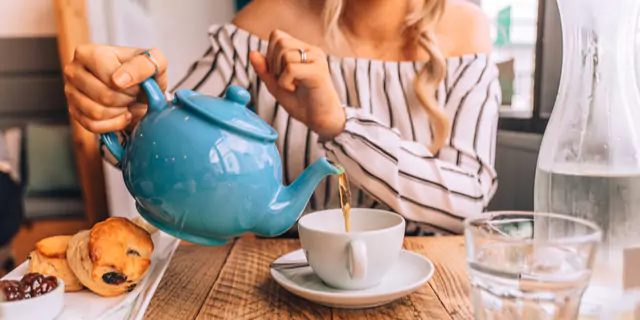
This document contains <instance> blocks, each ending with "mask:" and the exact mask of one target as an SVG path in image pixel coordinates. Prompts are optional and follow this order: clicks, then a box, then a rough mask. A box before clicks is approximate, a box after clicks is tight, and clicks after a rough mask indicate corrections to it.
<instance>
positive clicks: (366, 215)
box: [298, 208, 405, 290]
mask: <svg viewBox="0 0 640 320" xmlns="http://www.w3.org/2000/svg"><path fill="white" fill-rule="evenodd" d="M298 232H299V234H300V242H301V243H302V248H303V249H304V253H305V255H306V256H307V260H308V261H309V264H310V265H311V268H312V269H313V271H314V273H315V274H316V275H317V276H318V277H319V278H320V279H322V281H324V283H326V284H327V285H328V286H331V287H334V288H337V289H345V290H359V289H366V288H371V287H374V286H376V285H378V284H379V283H380V281H381V280H382V278H383V277H384V276H385V275H386V274H387V272H388V271H389V269H391V267H392V266H393V264H394V263H396V261H397V260H398V256H399V255H400V250H401V249H402V240H403V239H404V232H405V222H404V219H403V218H402V217H401V216H400V215H398V214H395V213H392V212H388V211H383V210H374V209H356V208H354V209H351V232H350V233H346V232H345V227H344V218H343V216H342V211H341V210H340V209H337V210H326V211H318V212H314V213H310V214H308V215H305V216H303V217H302V218H301V219H300V221H299V222H298Z"/></svg>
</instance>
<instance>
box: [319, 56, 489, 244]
mask: <svg viewBox="0 0 640 320" xmlns="http://www.w3.org/2000/svg"><path fill="white" fill-rule="evenodd" d="M482 62H484V61H480V60H477V61H476V63H478V64H479V63H482ZM486 70H487V71H486V72H485V74H484V75H482V79H480V81H479V82H478V83H477V84H476V83H475V82H473V83H472V84H471V85H470V86H468V89H464V88H456V89H455V90H454V91H455V92H453V93H452V97H451V99H450V100H449V103H448V105H447V106H445V109H446V110H447V111H449V110H450V111H452V113H454V114H455V118H454V119H452V122H454V123H455V125H454V128H453V134H452V138H451V139H450V141H449V143H448V145H447V146H445V147H444V148H443V149H442V150H441V151H440V152H439V154H438V155H437V156H434V155H433V154H431V153H430V152H429V150H428V149H427V148H426V147H425V146H424V145H422V144H419V143H415V142H413V141H409V140H405V139H403V138H402V137H401V136H400V134H399V133H398V132H397V131H396V130H394V129H391V128H389V127H388V126H387V125H385V124H383V123H381V122H379V121H377V120H376V119H375V118H374V117H372V116H371V115H370V114H369V113H367V112H366V111H364V110H362V109H356V108H351V107H346V110H347V123H346V126H345V128H344V131H343V132H342V133H341V134H340V135H338V136H337V137H335V138H334V139H332V140H330V141H327V142H325V143H323V144H322V146H323V147H324V148H325V149H326V150H327V156H328V157H329V158H330V159H331V160H334V161H337V162H339V163H341V164H342V165H343V166H344V167H345V169H346V172H347V173H348V174H349V178H350V180H351V181H352V183H353V184H355V185H356V186H358V187H359V188H361V189H362V190H363V191H365V192H367V193H368V194H369V195H371V196H372V197H373V198H375V199H377V200H378V201H379V202H382V203H384V204H386V205H387V206H389V207H390V208H392V209H393V210H394V211H396V212H398V213H400V214H402V215H404V216H405V217H406V218H407V219H410V220H414V221H417V222H421V223H424V224H426V225H427V226H429V225H431V227H432V229H434V231H437V232H448V233H451V232H453V233H458V232H460V231H461V223H460V222H461V220H462V219H463V218H465V217H467V216H469V215H473V214H477V213H480V212H482V211H483V210H484V208H485V207H486V206H487V205H488V203H489V200H490V199H491V197H492V196H493V194H494V193H495V190H496V187H497V179H496V172H495V170H494V168H493V162H494V153H495V136H496V133H497V122H498V109H499V104H500V94H501V93H500V87H499V84H498V82H497V70H496V69H495V66H493V65H491V66H488V67H487V69H486ZM456 92H460V93H461V94H456ZM453 95H459V96H460V98H459V97H455V96H453ZM463 95H464V96H466V97H469V98H471V99H473V100H471V99H465V100H464V101H461V100H462V97H463ZM414 125H415V126H416V128H419V127H422V128H423V129H426V128H425V127H426V125H427V124H423V125H421V124H414ZM427 130H428V129H427Z"/></svg>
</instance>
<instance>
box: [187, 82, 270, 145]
mask: <svg viewBox="0 0 640 320" xmlns="http://www.w3.org/2000/svg"><path fill="white" fill-rule="evenodd" d="M176 99H177V104H178V105H180V106H183V107H185V108H190V109H192V110H193V111H195V112H198V113H199V114H200V115H201V116H204V117H205V118H207V119H209V120H212V121H214V122H216V124H218V125H220V126H221V127H224V128H225V129H228V130H230V131H235V132H237V133H240V134H242V135H246V136H250V137H253V138H256V139H259V140H264V141H269V142H273V141H275V140H276V138H278V132H277V131H276V130H275V129H274V128H273V127H271V126H269V125H268V124H267V123H266V122H265V121H264V120H262V118H260V117H259V116H258V115H256V114H255V113H253V112H252V111H250V110H249V109H248V108H247V104H248V103H249V101H251V95H250V94H249V92H248V91H247V90H245V89H244V88H242V87H240V86H229V87H228V88H227V90H226V91H225V97H224V98H215V97H211V96H207V95H204V94H200V93H197V92H195V91H192V90H187V89H180V90H178V91H176Z"/></svg>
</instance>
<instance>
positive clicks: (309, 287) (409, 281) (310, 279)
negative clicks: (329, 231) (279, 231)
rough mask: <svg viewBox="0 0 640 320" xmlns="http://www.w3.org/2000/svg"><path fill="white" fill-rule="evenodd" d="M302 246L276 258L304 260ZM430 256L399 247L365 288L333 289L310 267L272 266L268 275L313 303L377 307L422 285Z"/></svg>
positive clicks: (430, 272) (429, 267)
mask: <svg viewBox="0 0 640 320" xmlns="http://www.w3.org/2000/svg"><path fill="white" fill-rule="evenodd" d="M305 260H306V258H305V256H304V253H303V251H302V249H300V250H296V251H293V252H290V253H287V254H285V255H283V256H282V257H280V258H278V259H277V260H276V262H278V263H281V262H290V261H305ZM433 270H434V268H433V263H431V261H429V259H427V258H425V257H423V256H421V255H419V254H416V253H413V252H411V251H407V250H402V251H401V252H400V258H399V259H398V262H397V263H396V264H395V265H394V266H393V267H392V268H391V270H389V273H387V275H386V276H385V277H384V279H382V282H381V283H380V284H379V285H377V286H375V287H373V288H369V289H365V290H340V289H334V288H331V287H329V286H327V285H326V284H324V282H322V280H320V279H319V278H318V277H317V276H316V275H315V273H313V270H311V267H304V268H298V269H289V270H275V269H271V276H272V277H273V279H275V281H276V282H277V283H278V284H280V285H281V286H282V287H284V288H285V289H287V290H288V291H289V292H291V293H293V294H295V295H297V296H300V297H302V298H304V299H307V300H310V301H313V302H315V303H318V304H321V305H325V306H329V307H335V308H345V309H361V308H370V307H377V306H380V305H383V304H387V303H389V302H392V301H394V300H396V299H399V298H402V297H404V296H406V295H408V294H410V293H412V292H413V291H415V290H417V289H418V288H420V287H421V286H422V285H424V284H425V283H426V282H427V281H429V279H431V276H433Z"/></svg>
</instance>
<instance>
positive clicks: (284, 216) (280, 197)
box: [254, 158, 344, 237]
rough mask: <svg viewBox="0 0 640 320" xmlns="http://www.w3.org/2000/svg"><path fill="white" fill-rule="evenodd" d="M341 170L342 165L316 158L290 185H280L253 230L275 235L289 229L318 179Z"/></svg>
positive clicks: (262, 233)
mask: <svg viewBox="0 0 640 320" xmlns="http://www.w3.org/2000/svg"><path fill="white" fill-rule="evenodd" d="M342 172H344V169H342V167H339V166H334V165H333V164H331V163H330V162H329V161H328V160H327V159H326V158H320V159H318V160H316V161H315V162H314V163H313V164H311V165H310V166H309V167H308V168H307V169H305V170H304V172H302V174H301V175H300V176H299V177H298V179H296V181H294V182H293V183H292V184H291V185H289V186H287V187H285V186H281V187H280V189H279V190H278V194H277V195H276V197H275V199H274V201H273V202H272V203H271V204H270V206H269V210H268V212H267V214H266V217H265V219H264V220H263V221H261V223H258V224H257V226H256V230H254V232H255V233H256V234H258V235H260V236H265V237H275V236H278V235H280V234H282V233H284V232H286V231H287V230H289V228H291V226H293V224H294V223H295V222H296V221H297V220H298V218H300V215H301V214H302V212H303V211H304V209H305V207H306V206H307V203H309V199H310V198H311V195H312V194H313V192H314V191H315V189H316V187H317V186H318V184H319V183H320V181H322V179H324V178H325V177H326V176H328V175H330V174H341V173H342Z"/></svg>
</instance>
